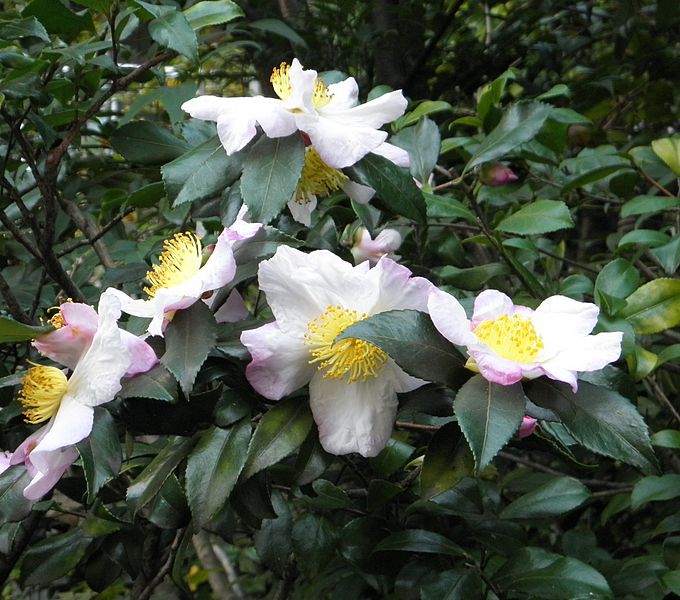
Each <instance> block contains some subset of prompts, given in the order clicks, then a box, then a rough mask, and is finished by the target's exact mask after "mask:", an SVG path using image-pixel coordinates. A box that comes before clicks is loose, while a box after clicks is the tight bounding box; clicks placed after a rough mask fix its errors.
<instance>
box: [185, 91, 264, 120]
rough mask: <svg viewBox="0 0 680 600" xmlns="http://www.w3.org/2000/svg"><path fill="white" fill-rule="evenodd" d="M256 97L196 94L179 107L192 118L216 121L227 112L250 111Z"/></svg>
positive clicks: (252, 110)
mask: <svg viewBox="0 0 680 600" xmlns="http://www.w3.org/2000/svg"><path fill="white" fill-rule="evenodd" d="M256 102H257V100H256V98H222V97H220V96H198V97H197V98H192V99H191V100H187V101H186V102H185V103H184V104H182V106H181V109H182V110H183V111H184V112H187V113H189V114H190V115H191V116H192V117H194V119H201V120H202V121H217V119H218V118H219V117H220V115H222V114H229V113H239V114H241V113H248V114H250V113H252V112H254V109H252V108H251V109H249V108H247V107H248V106H255V104H256Z"/></svg>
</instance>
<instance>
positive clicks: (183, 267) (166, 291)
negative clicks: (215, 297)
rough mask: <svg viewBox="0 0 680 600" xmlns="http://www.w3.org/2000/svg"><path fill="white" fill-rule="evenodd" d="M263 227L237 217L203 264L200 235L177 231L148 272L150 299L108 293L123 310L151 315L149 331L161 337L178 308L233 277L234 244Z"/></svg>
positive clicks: (114, 291) (164, 245) (146, 315)
mask: <svg viewBox="0 0 680 600" xmlns="http://www.w3.org/2000/svg"><path fill="white" fill-rule="evenodd" d="M261 227H262V225H261V224H260V223H246V222H245V221H243V220H242V219H241V218H238V219H237V220H236V222H235V223H234V224H233V225H232V226H231V227H227V228H225V229H224V231H222V233H221V234H220V236H219V237H218V238H217V243H216V244H215V247H214V249H213V251H212V254H210V256H209V257H208V259H207V260H206V261H205V264H202V262H203V247H202V245H201V241H200V240H199V239H198V237H197V236H196V235H195V234H193V233H177V234H175V236H174V237H173V238H171V239H169V240H166V241H165V243H164V244H163V252H162V253H161V255H160V257H159V259H158V261H159V262H158V263H157V264H155V265H153V268H152V270H151V271H149V272H148V273H147V274H146V278H147V280H148V281H149V285H148V286H147V287H145V288H144V291H145V292H146V294H147V295H148V296H149V298H148V299H147V300H144V299H138V300H133V299H132V298H130V297H129V296H128V295H127V294H125V293H124V292H121V291H120V290H116V289H113V288H109V290H108V293H111V294H113V295H115V296H116V297H117V298H119V299H120V301H121V303H122V309H123V311H124V312H126V313H128V314H131V315H135V316H138V317H147V318H151V323H149V327H148V332H149V333H150V334H151V335H160V336H162V335H163V328H164V325H165V324H166V323H167V322H168V321H170V320H171V319H172V316H173V315H174V314H175V311H177V310H181V309H184V308H188V307H189V306H191V305H192V304H194V302H196V301H198V300H200V299H201V298H202V297H203V296H204V295H205V294H206V293H208V292H212V291H214V290H216V289H219V288H221V287H222V286H224V285H226V284H227V283H229V282H230V281H231V280H232V279H233V278H234V274H235V273H236V262H235V260H234V251H233V246H234V244H235V243H236V242H238V241H241V240H246V239H249V238H251V237H253V236H254V235H255V234H256V233H257V232H258V231H259V230H260V228H261Z"/></svg>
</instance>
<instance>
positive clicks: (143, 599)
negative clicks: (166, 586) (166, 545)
mask: <svg viewBox="0 0 680 600" xmlns="http://www.w3.org/2000/svg"><path fill="white" fill-rule="evenodd" d="M183 534H184V529H178V530H177V533H176V534H175V539H173V540H172V545H171V546H170V549H169V551H168V556H167V558H166V559H165V562H164V563H163V564H162V565H161V568H160V569H158V573H157V574H156V576H155V577H154V578H153V579H152V580H151V581H150V582H149V583H148V584H147V585H146V587H145V588H144V589H143V590H142V592H141V593H140V594H139V596H137V600H147V598H149V597H150V596H151V594H152V593H153V591H154V590H155V589H156V588H157V587H158V585H159V584H160V583H161V582H162V581H163V579H165V576H166V575H167V574H168V573H169V572H170V569H171V568H172V563H173V562H174V560H175V555H176V554H177V550H178V549H179V545H180V542H181V541H182V535H183Z"/></svg>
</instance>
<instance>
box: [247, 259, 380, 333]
mask: <svg viewBox="0 0 680 600" xmlns="http://www.w3.org/2000/svg"><path fill="white" fill-rule="evenodd" d="M367 269H368V264H366V266H365V267H361V266H358V267H353V266H352V265H351V264H349V263H348V262H345V261H344V260H342V259H341V258H340V257H339V256H336V255H335V254H333V253H332V252H329V251H328V250H316V251H314V252H311V253H309V254H305V253H304V252H301V251H300V250H296V249H295V248H291V247H290V246H280V247H279V248H278V249H277V251H276V254H275V255H274V256H273V257H272V258H270V259H268V260H264V261H262V262H261V263H260V266H259V271H258V279H259V283H260V289H261V290H263V291H264V292H265V294H266V295H267V302H268V303H269V306H270V308H271V309H272V312H273V313H274V316H275V317H276V321H277V323H278V325H279V327H281V329H282V330H283V331H285V332H286V333H294V332H297V333H302V332H304V331H306V330H307V325H308V324H309V322H310V321H312V320H313V319H316V318H317V317H319V316H320V315H321V314H323V313H324V312H325V311H326V309H327V308H328V307H329V306H331V305H334V306H335V305H339V306H342V307H343V308H352V309H354V310H357V311H358V312H366V311H367V310H368V309H369V307H370V306H371V305H372V304H373V299H374V298H375V294H376V290H375V287H374V285H370V284H369V285H366V280H365V273H366V272H367Z"/></svg>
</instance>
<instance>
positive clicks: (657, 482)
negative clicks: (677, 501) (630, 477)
mask: <svg viewBox="0 0 680 600" xmlns="http://www.w3.org/2000/svg"><path fill="white" fill-rule="evenodd" d="M678 496H680V475H675V474H673V475H662V476H660V477H657V476H654V475H650V476H649V477H643V478H642V479H640V481H638V482H637V483H636V484H635V487H634V488H633V491H632V492H631V495H630V505H631V508H632V509H633V510H637V509H638V508H640V507H641V506H642V505H643V504H646V503H647V502H658V501H660V500H672V499H673V498H677V497H678Z"/></svg>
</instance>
